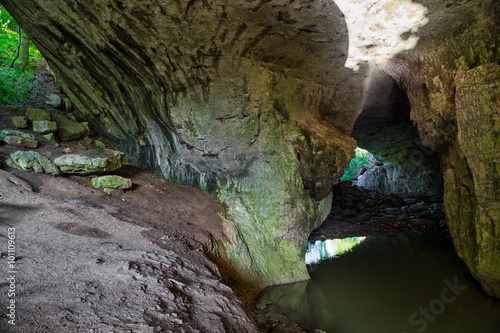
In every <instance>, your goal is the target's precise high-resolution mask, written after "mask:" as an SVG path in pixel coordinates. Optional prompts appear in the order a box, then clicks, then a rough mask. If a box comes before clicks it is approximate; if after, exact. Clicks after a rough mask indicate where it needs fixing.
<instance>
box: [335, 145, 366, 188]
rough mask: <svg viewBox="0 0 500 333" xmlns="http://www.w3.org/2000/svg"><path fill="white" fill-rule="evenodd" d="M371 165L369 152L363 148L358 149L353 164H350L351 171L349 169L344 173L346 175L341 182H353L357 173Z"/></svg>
mask: <svg viewBox="0 0 500 333" xmlns="http://www.w3.org/2000/svg"><path fill="white" fill-rule="evenodd" d="M369 164H370V162H369V161H368V151H367V150H364V149H361V148H356V156H355V157H354V158H353V159H352V160H351V163H350V164H349V169H347V170H346V171H345V172H344V175H343V176H342V177H341V178H340V180H341V181H348V180H350V181H353V179H352V178H353V177H354V174H355V173H356V171H358V169H361V168H362V167H365V166H367V165H369Z"/></svg>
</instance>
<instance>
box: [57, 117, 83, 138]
mask: <svg viewBox="0 0 500 333" xmlns="http://www.w3.org/2000/svg"><path fill="white" fill-rule="evenodd" d="M54 120H55V122H56V123H57V137H58V138H59V140H61V141H70V140H76V139H80V138H82V137H84V136H85V135H87V134H88V133H89V127H88V124H87V123H79V122H76V121H73V120H69V119H68V118H66V117H65V116H63V115H60V114H57V113H56V114H54Z"/></svg>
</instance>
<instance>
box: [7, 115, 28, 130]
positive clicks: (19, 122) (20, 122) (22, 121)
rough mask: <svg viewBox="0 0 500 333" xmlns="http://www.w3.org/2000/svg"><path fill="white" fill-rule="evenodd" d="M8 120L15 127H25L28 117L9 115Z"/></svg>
mask: <svg viewBox="0 0 500 333" xmlns="http://www.w3.org/2000/svg"><path fill="white" fill-rule="evenodd" d="M10 120H11V121H12V123H13V124H14V126H16V128H27V127H28V119H27V118H26V117H25V116H17V117H10Z"/></svg>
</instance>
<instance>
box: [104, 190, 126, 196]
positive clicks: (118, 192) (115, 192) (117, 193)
mask: <svg viewBox="0 0 500 333" xmlns="http://www.w3.org/2000/svg"><path fill="white" fill-rule="evenodd" d="M103 191H104V193H106V194H109V195H111V196H113V197H120V196H122V194H123V193H124V192H123V190H120V189H116V188H104V189H103Z"/></svg>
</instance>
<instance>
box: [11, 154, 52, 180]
mask: <svg viewBox="0 0 500 333" xmlns="http://www.w3.org/2000/svg"><path fill="white" fill-rule="evenodd" d="M7 164H8V165H9V166H12V167H17V168H18V169H20V170H24V171H27V172H36V173H47V174H49V175H58V174H60V171H59V169H57V167H55V166H54V164H52V162H51V161H50V160H49V159H48V158H47V157H45V156H43V155H41V154H40V153H37V152H34V151H16V152H15V153H12V154H10V161H9V162H8V163H7Z"/></svg>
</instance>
